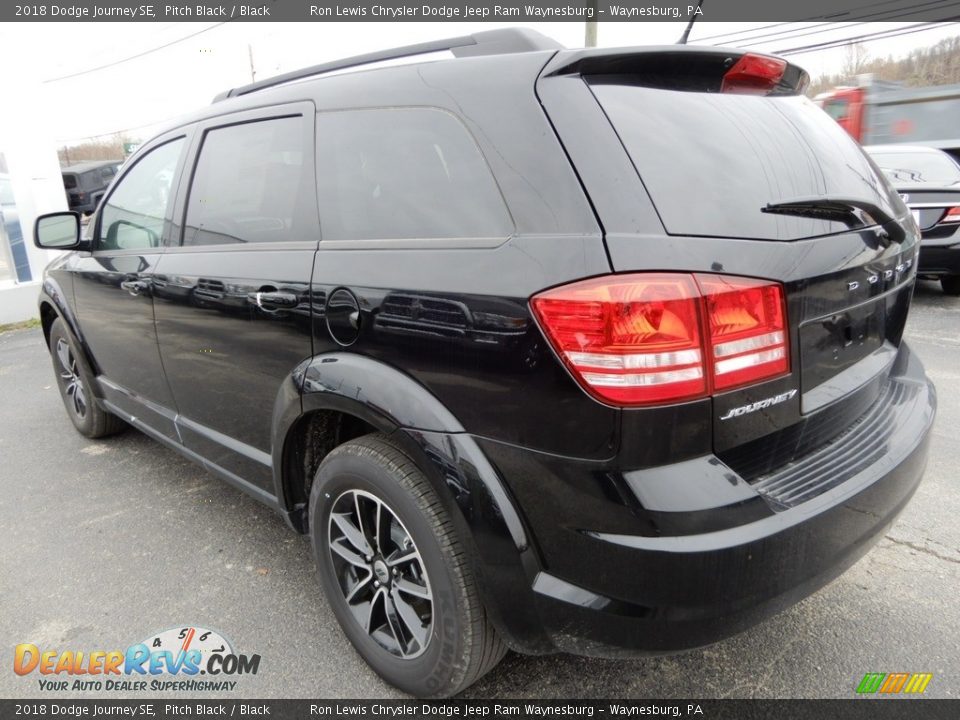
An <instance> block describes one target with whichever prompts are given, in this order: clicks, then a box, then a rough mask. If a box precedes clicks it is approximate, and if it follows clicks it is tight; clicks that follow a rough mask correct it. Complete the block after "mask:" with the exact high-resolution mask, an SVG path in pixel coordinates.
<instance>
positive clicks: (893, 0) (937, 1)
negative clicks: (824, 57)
mask: <svg viewBox="0 0 960 720" xmlns="http://www.w3.org/2000/svg"><path fill="white" fill-rule="evenodd" d="M900 3H902V0H884V1H883V2H878V3H868V4H866V5H858V6H856V7H853V8H850V10H849V11H847V12H848V17H847V19H846V20H843V21H842V22H841V21H838V20H832V21H829V22H820V23H813V24H809V25H806V26H805V27H798V28H791V29H789V30H781V31H778V32H772V33H765V34H762V35H752V36H751V37H743V38H741V39H739V40H731V41H727V42H722V43H719V44H721V45H729V44H731V43H737V44H741V43H753V41H755V40H759V39H760V38H776V37H778V36H781V37H783V36H786V35H794V34H795V33H801V32H802V31H805V30H812V29H813V28H817V27H825V26H827V25H841V24H845V26H846V27H849V26H851V25H865V24H867V23H866V22H854V21H857V20H863V21H866V20H867V19H868V18H873V20H872V21H871V22H880V21H881V20H883V21H887V20H892V19H894V18H898V17H906V16H909V15H911V14H913V11H915V10H919V9H921V8H927V11H928V12H929V11H931V10H933V9H934V8H931V7H929V6H931V5H944V4H946V5H945V7H944V8H937V9H941V10H942V9H946V7H951V6H952V5H954V4H956V3H953V2H951V1H950V0H927V1H926V2H921V3H917V4H914V5H907V6H903V5H900ZM892 4H896V5H898V7H893V8H890V9H889V10H879V11H877V12H870V13H867V14H865V15H857V14H855V13H856V11H858V10H876V9H877V8H879V7H882V6H884V5H892ZM891 13H896V14H891ZM838 15H839V13H838V14H836V15H833V16H827V15H819V16H815V17H810V18H805V19H804V20H798V21H790V22H778V23H772V24H770V25H761V26H760V27H755V28H749V29H747V30H736V31H732V32H727V33H719V34H717V35H708V36H706V37H702V38H697V39H696V40H691V41H690V42H692V43H702V42H706V41H708V40H719V39H721V38H730V37H735V36H738V35H750V34H752V33H757V32H760V31H761V30H769V29H771V28H778V27H784V26H786V25H800V24H802V23H810V22H812V21H814V20H818V19H821V18H825V17H838ZM884 16H887V17H884ZM804 34H811V33H804ZM794 37H802V35H794ZM741 47H748V46H747V45H741Z"/></svg>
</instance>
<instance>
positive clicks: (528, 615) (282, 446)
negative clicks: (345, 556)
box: [273, 352, 555, 653]
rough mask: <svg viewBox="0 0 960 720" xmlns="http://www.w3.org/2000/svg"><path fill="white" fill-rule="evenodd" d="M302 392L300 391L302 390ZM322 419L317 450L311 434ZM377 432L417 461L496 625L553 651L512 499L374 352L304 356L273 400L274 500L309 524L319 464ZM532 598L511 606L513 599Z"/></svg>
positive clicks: (432, 400) (463, 438) (437, 409)
mask: <svg viewBox="0 0 960 720" xmlns="http://www.w3.org/2000/svg"><path fill="white" fill-rule="evenodd" d="M301 391H302V392H301ZM318 422H319V423H321V424H326V427H325V428H322V429H321V435H324V436H325V440H323V441H321V443H320V445H321V447H320V448H319V449H316V448H310V447H308V445H307V438H309V437H310V433H311V432H315V431H316V430H317V428H316V427H311V423H318ZM367 432H381V433H383V434H385V435H387V436H388V437H389V438H390V440H391V441H393V442H395V443H396V444H397V445H399V446H400V447H401V448H402V450H403V451H404V452H405V453H407V454H408V455H409V456H410V458H411V459H412V460H413V461H414V462H416V463H417V465H418V466H419V467H420V469H421V470H422V471H423V472H424V474H425V475H426V477H427V479H428V481H429V482H430V484H431V485H432V486H433V487H434V488H435V490H436V491H437V494H438V496H439V497H440V499H441V502H442V503H443V505H444V507H445V508H446V509H447V511H448V513H449V515H450V517H451V519H452V520H453V522H454V525H455V526H456V527H457V528H458V530H459V533H460V535H461V537H462V538H463V539H464V541H465V545H466V547H468V552H469V554H470V556H471V558H472V562H471V564H472V566H473V568H474V570H475V571H476V572H477V577H478V581H479V587H480V591H481V594H482V596H483V598H484V604H485V605H486V607H487V609H488V611H489V612H490V616H491V619H492V621H493V622H494V625H495V626H496V627H497V629H498V631H499V632H500V633H501V635H502V636H503V637H504V639H505V640H506V641H507V643H508V645H510V646H511V647H512V648H513V649H515V650H522V651H523V652H527V653H547V652H553V651H555V649H554V647H553V644H552V643H551V642H550V641H549V639H548V638H547V637H546V635H545V634H544V632H543V629H542V625H541V623H540V621H539V620H538V618H537V617H536V613H535V610H534V606H535V603H534V601H533V597H532V595H531V589H530V588H531V584H532V582H533V578H534V577H535V575H536V574H537V572H538V571H539V568H540V560H539V553H538V552H537V550H536V547H535V543H534V542H533V539H532V536H530V535H529V533H528V531H527V529H526V523H525V522H524V520H523V519H522V516H521V513H520V511H519V510H518V506H517V504H516V503H515V501H514V500H513V498H512V496H511V494H510V492H509V490H508V489H507V486H506V484H505V483H504V482H503V480H502V479H501V478H500V475H499V472H498V470H497V469H496V468H495V467H494V465H493V464H492V463H491V462H490V460H489V459H488V458H487V457H486V455H485V453H484V452H483V450H482V449H481V448H480V446H479V444H478V443H477V441H476V439H475V438H474V437H473V436H472V435H470V434H469V433H467V432H466V431H465V430H464V428H463V426H462V425H461V424H460V423H459V421H458V420H457V419H456V418H455V417H454V416H453V415H452V414H451V413H450V412H449V410H447V408H446V407H444V406H443V404H442V403H441V402H440V400H439V399H437V398H436V397H435V396H434V395H433V394H432V393H430V391H429V390H427V388H425V387H424V386H423V385H421V384H420V383H418V382H417V381H416V380H415V379H414V378H412V377H410V376H409V375H407V374H405V373H403V372H401V371H400V370H397V369H395V368H392V367H390V366H388V365H385V364H383V363H381V362H379V361H377V360H374V359H373V358H369V357H366V356H362V355H355V354H352V353H345V352H335V353H329V354H324V355H319V356H317V357H315V358H312V359H310V360H307V361H304V362H303V363H301V365H299V366H298V367H297V369H296V370H295V371H294V372H293V373H292V374H291V376H290V377H289V379H288V381H287V382H286V383H285V384H284V386H283V388H282V390H281V392H280V394H279V395H278V398H277V403H276V405H275V408H274V443H273V466H274V481H275V483H276V494H277V500H278V505H279V508H280V510H281V512H282V513H283V514H284V516H285V518H286V520H287V522H288V524H289V525H290V526H291V527H292V528H293V529H294V530H296V531H297V532H300V533H307V532H309V520H308V517H307V516H308V507H307V505H308V502H309V497H310V487H311V485H312V481H313V476H314V475H315V473H316V468H317V467H319V464H320V461H321V460H322V459H323V457H324V456H325V454H326V453H327V452H329V451H330V450H332V449H333V448H335V447H337V446H338V445H339V444H341V443H342V442H346V441H349V440H350V439H353V438H354V437H358V436H360V435H363V434H366V433H367ZM524 596H527V599H528V602H524V603H521V606H520V607H518V606H517V602H518V600H519V598H521V597H524Z"/></svg>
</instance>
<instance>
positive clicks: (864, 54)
mask: <svg viewBox="0 0 960 720" xmlns="http://www.w3.org/2000/svg"><path fill="white" fill-rule="evenodd" d="M869 55H870V52H869V51H868V50H867V48H865V47H864V46H863V45H862V44H861V43H854V44H853V45H847V46H846V47H845V48H844V49H843V66H842V67H841V72H842V73H843V76H844V78H846V79H847V80H848V81H850V80H853V79H855V78H856V77H857V75H862V74H863V73H865V72H867V69H866V68H867V58H868V57H869Z"/></svg>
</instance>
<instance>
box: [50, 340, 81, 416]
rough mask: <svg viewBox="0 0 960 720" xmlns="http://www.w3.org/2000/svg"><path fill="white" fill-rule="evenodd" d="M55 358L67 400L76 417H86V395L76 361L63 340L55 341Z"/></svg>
mask: <svg viewBox="0 0 960 720" xmlns="http://www.w3.org/2000/svg"><path fill="white" fill-rule="evenodd" d="M57 358H58V359H59V361H60V378H61V379H62V380H63V382H64V387H63V392H64V394H65V395H66V396H67V398H69V400H70V404H71V405H72V407H73V411H74V413H75V414H76V416H77V417H78V418H83V417H86V415H87V393H86V390H85V389H84V387H83V380H82V379H81V378H80V372H79V370H78V369H77V359H76V358H75V357H74V356H73V350H71V349H70V344H69V343H68V342H67V341H66V340H65V339H63V338H58V339H57Z"/></svg>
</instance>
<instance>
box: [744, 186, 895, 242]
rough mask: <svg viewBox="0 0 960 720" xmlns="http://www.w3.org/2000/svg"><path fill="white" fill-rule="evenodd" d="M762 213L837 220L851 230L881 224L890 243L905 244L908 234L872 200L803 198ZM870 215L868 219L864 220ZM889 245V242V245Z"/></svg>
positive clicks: (772, 204)
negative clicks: (851, 228)
mask: <svg viewBox="0 0 960 720" xmlns="http://www.w3.org/2000/svg"><path fill="white" fill-rule="evenodd" d="M760 210H761V211H762V212H765V213H772V214H775V215H797V216H799V217H812V218H818V219H821V220H836V221H837V222H842V223H846V224H847V225H849V226H850V227H857V226H859V227H867V226H869V225H879V226H880V227H881V228H882V230H883V235H882V237H884V238H885V239H886V240H888V241H893V242H896V243H902V242H903V241H904V239H905V238H906V237H907V233H906V231H905V230H904V229H903V225H901V224H900V223H899V222H898V221H897V219H896V218H895V217H893V216H892V215H890V214H889V213H888V212H886V211H885V210H883V209H882V208H881V207H880V206H879V205H877V204H875V203H872V202H870V201H868V200H859V199H856V198H843V197H802V198H794V199H793V200H784V201H782V202H778V203H767V205H766V207H763V208H760ZM864 216H866V217H864ZM887 244H889V242H888V243H887Z"/></svg>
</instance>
